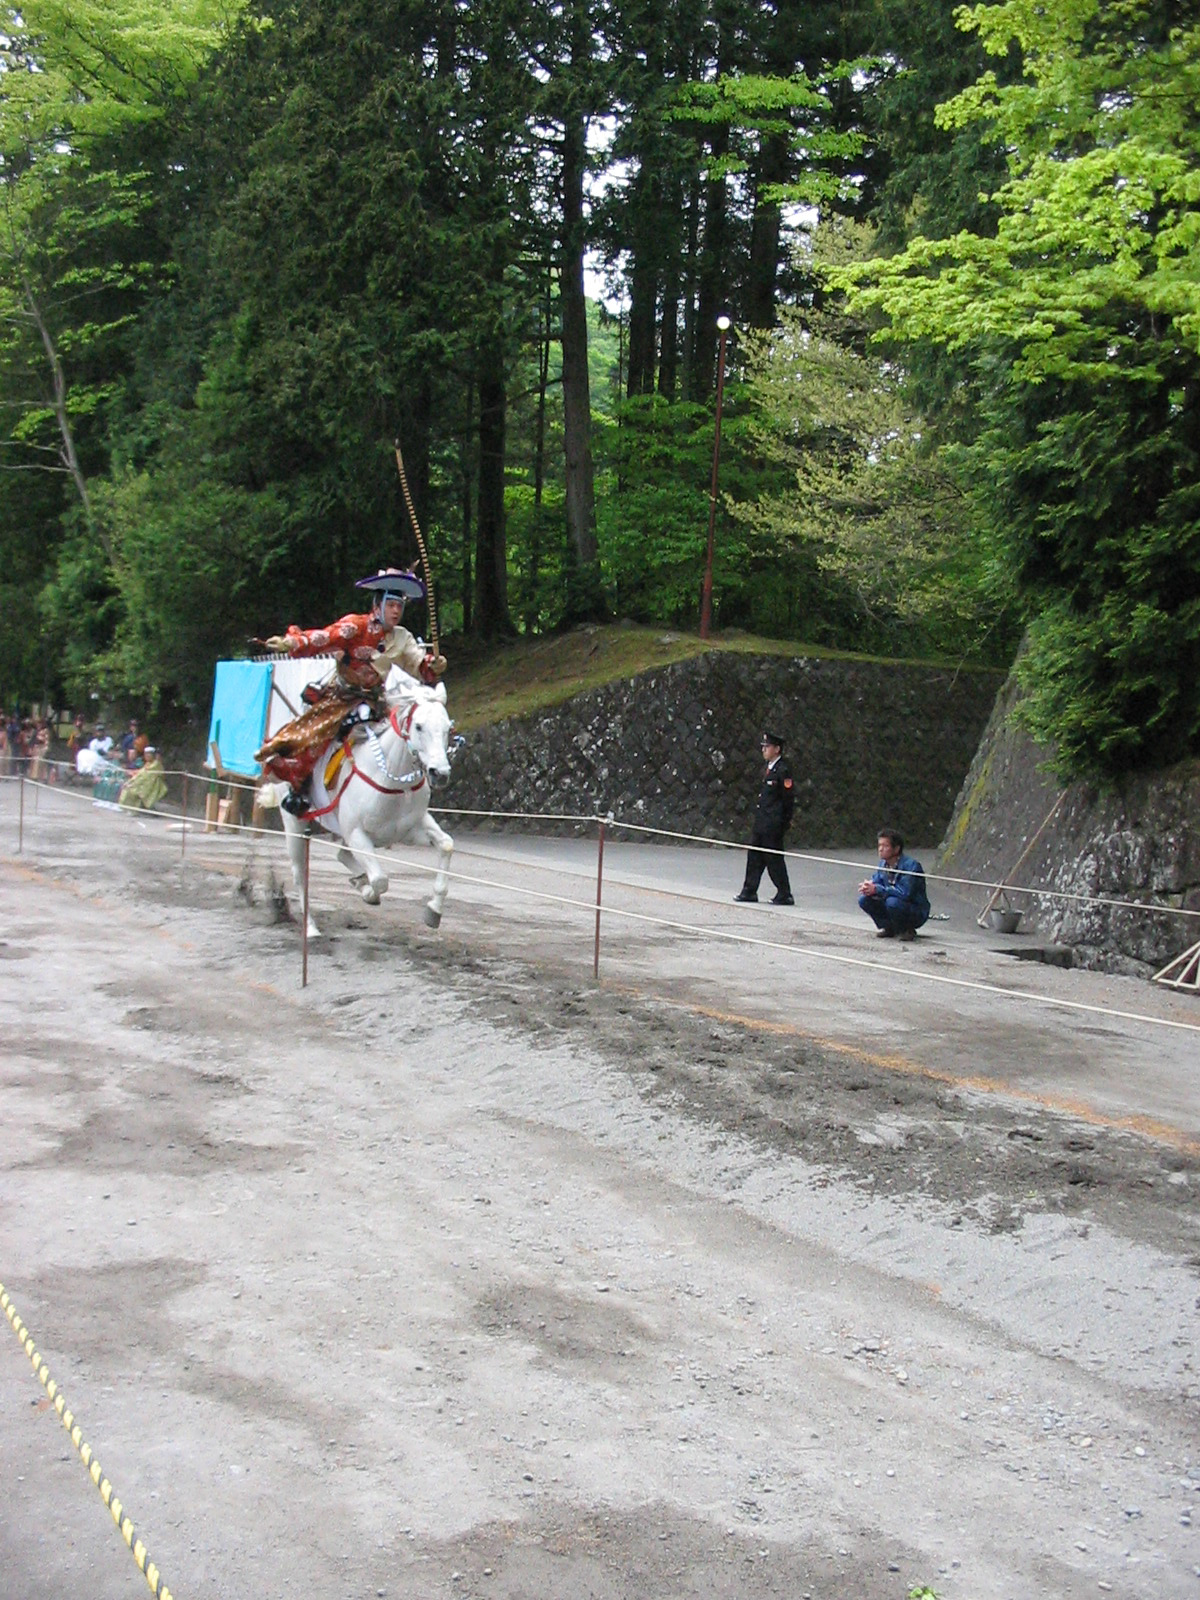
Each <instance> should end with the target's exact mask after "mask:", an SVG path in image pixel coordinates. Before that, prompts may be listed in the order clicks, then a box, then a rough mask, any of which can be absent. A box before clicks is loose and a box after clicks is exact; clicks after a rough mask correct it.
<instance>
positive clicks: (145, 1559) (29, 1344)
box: [0, 1283, 171, 1600]
mask: <svg viewBox="0 0 1200 1600" xmlns="http://www.w3.org/2000/svg"><path fill="white" fill-rule="evenodd" d="M0 1308H3V1311H4V1315H5V1316H6V1317H7V1318H8V1320H9V1323H10V1325H11V1326H12V1331H13V1332H14V1333H15V1334H16V1336H17V1338H18V1339H19V1340H20V1341H21V1344H22V1346H23V1347H24V1350H25V1354H26V1355H27V1356H28V1357H29V1359H30V1361H31V1362H32V1364H33V1370H34V1372H35V1373H36V1374H37V1377H38V1381H39V1382H40V1383H41V1385H42V1388H43V1389H45V1391H46V1394H47V1395H48V1396H49V1398H50V1400H51V1401H52V1402H53V1404H54V1409H55V1411H56V1412H57V1413H58V1416H59V1420H60V1421H61V1422H62V1425H63V1427H64V1428H65V1429H66V1430H67V1432H68V1433H69V1434H70V1436H71V1443H72V1444H73V1445H74V1446H75V1449H76V1450H77V1451H78V1453H79V1459H80V1460H81V1461H82V1462H83V1464H84V1466H85V1467H86V1468H87V1471H88V1476H89V1477H90V1478H91V1480H92V1482H93V1483H94V1484H95V1485H96V1488H97V1489H99V1491H100V1498H101V1500H103V1501H104V1504H105V1505H106V1506H107V1507H108V1509H109V1513H110V1515H111V1516H112V1519H113V1521H114V1522H115V1523H116V1525H117V1529H118V1531H119V1533H120V1535H121V1537H122V1539H124V1541H125V1543H126V1544H127V1545H128V1546H129V1550H130V1553H131V1554H132V1556H133V1559H134V1560H135V1561H136V1562H137V1564H138V1570H139V1571H140V1572H141V1574H142V1576H143V1577H144V1578H145V1580H146V1582H147V1583H148V1584H149V1585H150V1593H151V1594H152V1595H155V1596H156V1597H157V1600H171V1591H170V1589H168V1588H167V1586H166V1584H165V1583H164V1582H163V1580H162V1577H161V1576H160V1574H159V1570H158V1568H157V1567H156V1566H155V1565H154V1563H153V1561H151V1560H150V1556H149V1553H148V1551H147V1549H146V1546H145V1545H144V1544H143V1543H142V1541H141V1540H140V1539H139V1538H138V1537H137V1536H136V1530H135V1528H134V1526H133V1523H132V1522H131V1521H130V1519H129V1518H128V1517H127V1516H126V1515H125V1508H124V1506H123V1505H122V1504H121V1501H120V1500H119V1498H118V1497H117V1495H115V1494H114V1493H113V1486H112V1484H111V1483H109V1481H108V1479H107V1478H106V1477H105V1476H104V1473H103V1472H102V1471H101V1468H100V1463H99V1461H97V1459H96V1457H95V1456H94V1455H93V1454H92V1447H91V1445H90V1444H86V1443H85V1442H84V1438H83V1434H82V1432H81V1431H80V1428H79V1424H78V1423H77V1422H76V1421H75V1416H74V1413H73V1412H72V1411H70V1410H69V1409H68V1407H67V1404H66V1399H65V1397H64V1395H63V1392H62V1390H61V1389H60V1388H59V1387H58V1385H57V1384H56V1383H55V1381H54V1379H53V1378H52V1377H51V1376H50V1369H49V1368H48V1367H47V1366H46V1363H45V1362H44V1361H43V1360H42V1358H41V1356H40V1354H39V1353H38V1349H37V1346H36V1345H35V1344H34V1342H33V1335H32V1334H31V1333H30V1331H29V1329H28V1328H27V1327H26V1326H25V1324H24V1323H23V1322H22V1321H21V1319H20V1317H19V1316H18V1315H17V1310H16V1307H15V1306H14V1305H13V1303H12V1299H11V1297H10V1296H9V1294H8V1291H7V1290H6V1289H5V1287H4V1285H3V1284H2V1283H0Z"/></svg>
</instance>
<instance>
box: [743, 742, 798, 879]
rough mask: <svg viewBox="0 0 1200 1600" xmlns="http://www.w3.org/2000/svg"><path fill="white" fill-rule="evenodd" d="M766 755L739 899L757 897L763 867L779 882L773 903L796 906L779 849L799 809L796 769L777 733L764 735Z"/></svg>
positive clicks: (764, 754) (764, 756) (763, 748)
mask: <svg viewBox="0 0 1200 1600" xmlns="http://www.w3.org/2000/svg"><path fill="white" fill-rule="evenodd" d="M762 753H763V759H764V760H765V761H766V763H767V770H766V772H765V773H764V774H763V782H762V788H761V789H760V790H759V791H758V809H757V811H756V812H755V813H754V831H753V833H752V834H751V835H750V849H749V850H748V851H747V852H746V881H745V883H744V884H743V885H742V892H741V893H740V894H735V895H734V897H733V898H734V899H735V900H757V899H758V885H759V882H760V880H761V879H762V875H763V870H764V868H765V870H766V871H767V872H769V873H770V875H771V882H772V883H773V884H774V885H775V898H774V899H773V900H772V901H771V904H772V905H773V906H794V905H795V903H796V902H795V901H794V900H793V899H792V886H791V884H790V883H789V882H788V870H787V862H786V861H785V860H784V858H783V856H782V855H780V854H779V853H778V852H779V851H781V850H782V849H783V836H784V834H785V833H786V832H787V827H788V823H789V822H790V821H791V820H792V812H793V811H794V810H795V809H796V788H795V784H794V782H793V779H792V769H791V767H789V766H788V764H787V762H786V761H785V760H784V759H783V740H782V739H781V738H780V737H779V735H778V734H777V733H764V734H763V736H762Z"/></svg>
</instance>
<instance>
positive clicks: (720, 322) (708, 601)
mask: <svg viewBox="0 0 1200 1600" xmlns="http://www.w3.org/2000/svg"><path fill="white" fill-rule="evenodd" d="M717 327H718V328H719V329H720V330H721V338H720V340H719V342H718V346H717V422H716V427H715V429H714V430H713V462H712V484H711V486H710V488H709V491H708V551H707V554H706V555H705V557H704V587H703V589H702V590H701V593H700V637H701V638H702V639H707V638H708V634H709V629H710V628H711V627H712V580H713V541H714V538H715V535H716V531H717V468H718V466H719V464H720V460H721V400H722V397H723V395H724V393H725V336H726V334H727V333H728V332H729V318H728V317H718V318H717Z"/></svg>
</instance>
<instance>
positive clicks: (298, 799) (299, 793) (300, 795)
mask: <svg viewBox="0 0 1200 1600" xmlns="http://www.w3.org/2000/svg"><path fill="white" fill-rule="evenodd" d="M309 803H310V802H309V780H308V779H307V778H305V780H304V782H303V783H302V784H300V786H299V787H298V788H297V787H295V786H294V785H293V787H292V788H291V789H289V791H288V792H287V794H285V795H284V797H283V799H282V800H281V801H280V802H279V804H280V805H281V806H282V807H283V809H284V810H285V811H290V812H291V814H292V816H294V817H302V816H303V815H304V813H305V812H306V811H307V810H308V807H309Z"/></svg>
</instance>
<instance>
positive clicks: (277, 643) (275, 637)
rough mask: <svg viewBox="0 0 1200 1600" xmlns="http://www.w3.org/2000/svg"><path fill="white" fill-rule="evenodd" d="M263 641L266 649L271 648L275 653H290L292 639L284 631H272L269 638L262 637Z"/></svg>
mask: <svg viewBox="0 0 1200 1600" xmlns="http://www.w3.org/2000/svg"><path fill="white" fill-rule="evenodd" d="M263 643H264V644H265V645H266V647H267V649H268V650H273V651H274V652H275V654H276V655H291V653H292V641H291V639H289V638H288V636H287V634H286V633H273V634H272V635H271V637H270V638H269V639H264V640H263Z"/></svg>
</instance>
